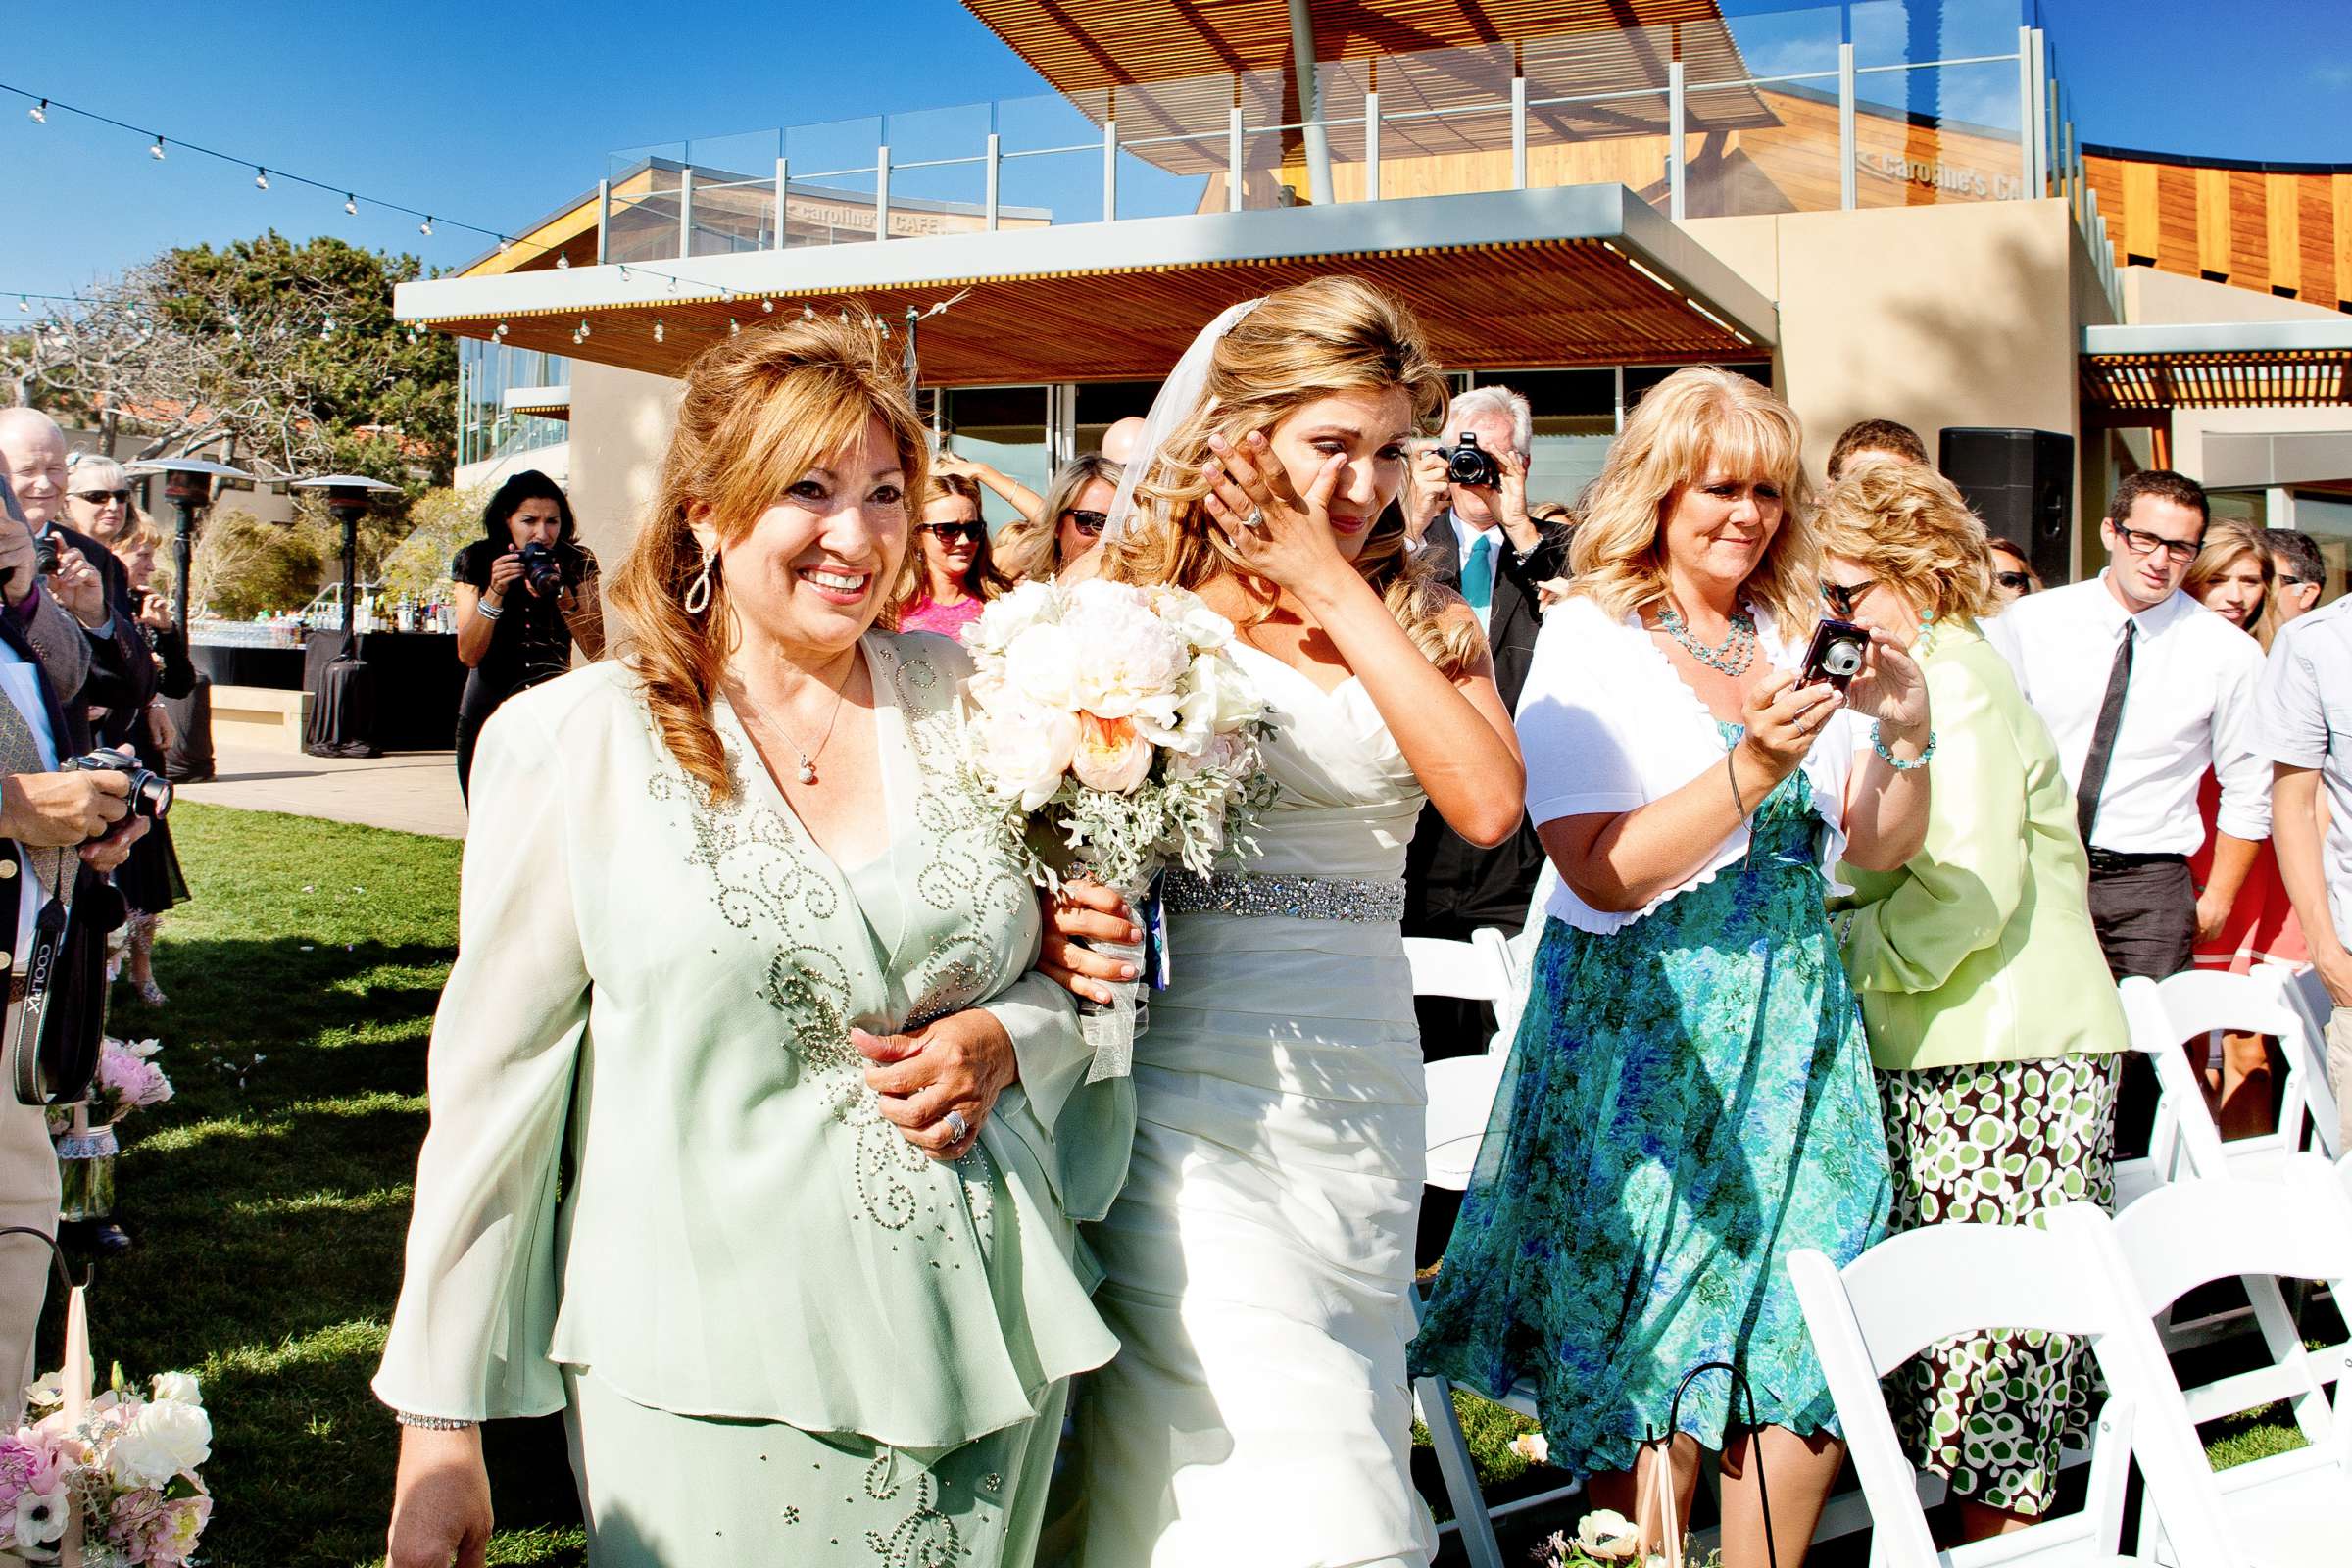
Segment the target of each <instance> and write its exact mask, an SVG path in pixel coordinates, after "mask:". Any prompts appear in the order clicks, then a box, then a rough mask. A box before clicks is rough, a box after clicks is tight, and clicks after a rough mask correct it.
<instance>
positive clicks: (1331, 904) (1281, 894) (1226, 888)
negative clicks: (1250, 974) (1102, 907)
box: [1159, 871, 1404, 921]
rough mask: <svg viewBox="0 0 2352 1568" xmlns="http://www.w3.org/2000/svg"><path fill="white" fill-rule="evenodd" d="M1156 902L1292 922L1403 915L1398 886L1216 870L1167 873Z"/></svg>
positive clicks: (1179, 910) (1176, 908) (1177, 909)
mask: <svg viewBox="0 0 2352 1568" xmlns="http://www.w3.org/2000/svg"><path fill="white" fill-rule="evenodd" d="M1159 899H1160V904H1161V906H1162V907H1165V908H1166V909H1167V911H1168V912H1169V913H1170V914H1195V913H1204V912H1205V913H1214V914H1242V915H1285V916H1288V917H1289V918H1291V919H1294V920H1376V921H1390V920H1401V919H1403V918H1404V884H1403V883H1402V882H1398V881H1373V880H1370V879H1366V878H1356V877H1339V876H1255V875H1251V874H1250V873H1248V872H1241V871H1219V872H1217V873H1215V874H1214V875H1212V876H1207V877H1201V876H1195V875H1194V874H1193V873H1192V872H1190V871H1170V872H1168V873H1167V875H1166V876H1165V877H1163V878H1162V879H1161V881H1160V885H1159Z"/></svg>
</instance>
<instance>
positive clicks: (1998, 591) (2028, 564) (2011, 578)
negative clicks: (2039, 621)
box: [1985, 534, 2041, 615]
mask: <svg viewBox="0 0 2352 1568" xmlns="http://www.w3.org/2000/svg"><path fill="white" fill-rule="evenodd" d="M1985 549H1987V550H1989V551H1991V552H1992V598H1991V600H1990V601H1989V602H1988V604H1987V607H1986V609H1985V613H1986V614H1987V615H1997V614H1999V613H2001V612H2002V611H2004V610H2006V609H2008V608H2009V606H2010V605H2011V604H2013V603H2015V602H2016V601H2018V600H2020V599H2023V598H2025V597H2026V595H2028V594H2033V593H2039V592H2040V591H2041V577H2040V574H2039V573H2037V572H2035V571H2034V563H2033V562H2032V560H2030V559H2029V558H2028V557H2027V555H2026V553H2025V551H2023V550H2021V549H2019V548H2018V547H2017V546H2016V545H2014V544H2011V543H2010V542H2009V541H2008V540H2006V539H2003V538H2002V537H2000V535H1998V534H1993V535H1990V536H1988V537H1987V538H1986V539H1985Z"/></svg>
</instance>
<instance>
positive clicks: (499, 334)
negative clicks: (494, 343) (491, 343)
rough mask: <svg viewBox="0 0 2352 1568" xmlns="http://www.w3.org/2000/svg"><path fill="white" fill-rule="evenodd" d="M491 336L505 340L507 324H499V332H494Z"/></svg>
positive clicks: (502, 322)
mask: <svg viewBox="0 0 2352 1568" xmlns="http://www.w3.org/2000/svg"><path fill="white" fill-rule="evenodd" d="M490 335H491V336H492V337H495V338H504V337H505V336H506V335H507V323H506V322H504V321H501V322H499V323H498V330H496V331H495V332H492V333H491V334H490Z"/></svg>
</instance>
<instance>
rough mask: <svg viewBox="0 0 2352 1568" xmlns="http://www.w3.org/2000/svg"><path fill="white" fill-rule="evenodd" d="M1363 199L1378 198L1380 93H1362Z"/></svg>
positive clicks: (1376, 199)
mask: <svg viewBox="0 0 2352 1568" xmlns="http://www.w3.org/2000/svg"><path fill="white" fill-rule="evenodd" d="M1364 200H1366V201H1368V202H1376V201H1378V200H1380V94H1379V93H1377V92H1368V93H1366V94H1364Z"/></svg>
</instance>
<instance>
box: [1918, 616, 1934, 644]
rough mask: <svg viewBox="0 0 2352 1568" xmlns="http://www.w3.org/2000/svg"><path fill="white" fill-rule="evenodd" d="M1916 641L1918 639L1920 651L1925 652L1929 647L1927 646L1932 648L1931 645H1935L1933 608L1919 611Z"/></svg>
mask: <svg viewBox="0 0 2352 1568" xmlns="http://www.w3.org/2000/svg"><path fill="white" fill-rule="evenodd" d="M1917 641H1918V643H1919V645H1920V648H1921V651H1922V652H1925V651H1926V650H1927V649H1929V648H1932V647H1934V646H1935V644H1936V612H1935V611H1933V610H1923V611H1921V612H1920V613H1919V637H1918V639H1917Z"/></svg>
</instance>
